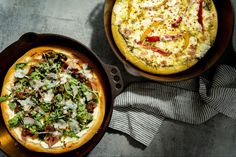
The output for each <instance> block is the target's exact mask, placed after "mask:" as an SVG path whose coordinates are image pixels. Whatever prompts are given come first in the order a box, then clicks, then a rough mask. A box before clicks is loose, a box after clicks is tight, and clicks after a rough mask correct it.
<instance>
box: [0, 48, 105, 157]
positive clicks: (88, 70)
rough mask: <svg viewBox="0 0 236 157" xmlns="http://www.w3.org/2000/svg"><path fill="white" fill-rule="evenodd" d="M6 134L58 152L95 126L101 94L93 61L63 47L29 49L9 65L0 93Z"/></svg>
mask: <svg viewBox="0 0 236 157" xmlns="http://www.w3.org/2000/svg"><path fill="white" fill-rule="evenodd" d="M0 101H1V109H2V115H3V118H4V121H5V124H6V126H7V128H8V130H9V131H10V133H11V134H12V136H13V137H14V138H15V139H16V140H17V141H18V142H20V143H21V144H22V145H23V146H25V147H26V148H28V149H30V150H33V151H37V152H46V153H63V152H67V151H70V150H73V149H76V148H78V147H80V146H82V145H83V144H85V143H86V142H88V141H89V140H90V139H91V138H92V137H93V136H94V135H95V134H96V133H97V131H98V129H99V128H100V126H101V124H102V122H103V118H104V114H105V98H104V90H103V84H102V80H101V77H100V76H99V72H98V70H97V69H96V66H95V65H94V64H93V63H92V62H91V61H90V60H89V59H88V58H86V57H85V56H84V55H83V54H81V53H78V52H75V51H74V50H70V49H68V48H62V47H54V46H41V47H37V48H33V49H31V50H29V51H28V52H27V53H25V54H24V55H23V56H22V57H21V58H19V59H18V60H17V61H16V62H15V63H14V65H12V66H11V68H10V69H9V71H8V72H7V74H6V77H5V79H4V83H3V87H2V94H1V97H0Z"/></svg>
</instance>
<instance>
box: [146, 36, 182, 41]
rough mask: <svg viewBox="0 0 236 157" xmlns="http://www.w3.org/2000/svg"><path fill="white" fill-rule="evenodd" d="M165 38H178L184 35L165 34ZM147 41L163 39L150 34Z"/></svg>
mask: <svg viewBox="0 0 236 157" xmlns="http://www.w3.org/2000/svg"><path fill="white" fill-rule="evenodd" d="M163 37H164V39H163V40H175V39H178V38H179V37H182V35H179V34H177V35H164V36H163ZM146 41H147V42H157V41H161V37H160V36H148V37H147V38H146Z"/></svg>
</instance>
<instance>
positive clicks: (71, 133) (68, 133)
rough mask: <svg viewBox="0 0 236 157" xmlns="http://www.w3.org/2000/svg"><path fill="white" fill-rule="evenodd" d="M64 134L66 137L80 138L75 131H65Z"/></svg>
mask: <svg viewBox="0 0 236 157" xmlns="http://www.w3.org/2000/svg"><path fill="white" fill-rule="evenodd" d="M63 134H64V135H66V136H70V137H76V138H79V136H77V135H76V133H75V132H74V131H69V130H65V131H64V132H63Z"/></svg>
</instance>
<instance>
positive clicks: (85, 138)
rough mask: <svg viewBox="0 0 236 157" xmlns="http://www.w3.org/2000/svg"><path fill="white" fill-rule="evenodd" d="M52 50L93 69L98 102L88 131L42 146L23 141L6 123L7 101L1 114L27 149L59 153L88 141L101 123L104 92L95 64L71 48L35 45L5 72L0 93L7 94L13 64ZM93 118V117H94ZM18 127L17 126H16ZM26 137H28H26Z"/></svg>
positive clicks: (2, 106)
mask: <svg viewBox="0 0 236 157" xmlns="http://www.w3.org/2000/svg"><path fill="white" fill-rule="evenodd" d="M48 49H50V50H54V51H56V52H60V53H63V54H65V55H66V56H69V57H79V58H80V59H81V60H82V61H83V62H84V63H88V64H89V65H90V66H91V67H93V68H94V69H93V71H94V74H95V76H96V77H95V78H96V80H97V82H96V83H97V87H96V88H97V91H98V92H99V94H100V97H99V99H100V103H99V104H98V106H97V108H98V109H97V110H98V113H97V117H96V119H94V120H93V121H92V122H91V123H93V125H92V126H91V127H90V128H89V129H88V132H87V133H86V134H85V135H83V136H82V137H81V138H79V139H78V140H76V141H73V142H68V143H67V144H66V145H65V146H62V147H56V148H43V147H42V146H41V145H40V144H35V143H31V142H28V141H24V140H22V139H21V137H19V136H18V134H17V128H11V127H10V125H9V124H8V120H9V119H10V116H9V114H8V113H10V112H12V111H11V110H10V108H9V106H8V101H5V102H2V103H1V110H2V115H3V119H4V122H5V124H6V126H7V129H8V130H9V132H10V133H11V135H12V136H13V137H14V138H15V139H16V140H17V141H18V142H19V143H21V144H22V145H23V146H24V147H26V148H27V149H29V150H32V151H35V152H43V153H53V154H59V153H65V152H68V151H72V150H74V149H77V148H79V147H81V146H82V145H84V144H85V143H86V142H88V141H89V140H90V139H91V138H92V137H93V136H94V135H95V134H96V133H97V132H98V130H99V128H100V126H101V125H102V122H103V119H104V115H105V94H104V84H103V82H102V80H101V76H100V74H99V71H98V69H96V66H95V65H94V64H93V63H92V62H91V61H90V60H89V59H88V58H87V57H85V56H84V55H83V54H81V53H78V52H76V51H74V50H72V49H69V48H63V47H58V46H41V47H37V48H34V49H31V50H29V51H28V52H26V53H25V54H24V55H23V56H22V57H20V58H19V59H18V60H17V61H16V62H15V63H14V64H13V65H12V66H11V68H10V69H9V71H8V72H7V74H6V76H5V79H4V83H3V87H2V93H1V96H5V95H6V94H9V91H8V89H10V86H11V84H13V81H14V80H13V79H14V73H15V65H16V64H17V63H20V62H24V61H25V60H26V59H27V58H28V57H31V56H33V55H34V54H39V53H42V52H43V51H44V50H48ZM94 118H95V117H94ZM18 128H19V127H18ZM27 138H28V137H27Z"/></svg>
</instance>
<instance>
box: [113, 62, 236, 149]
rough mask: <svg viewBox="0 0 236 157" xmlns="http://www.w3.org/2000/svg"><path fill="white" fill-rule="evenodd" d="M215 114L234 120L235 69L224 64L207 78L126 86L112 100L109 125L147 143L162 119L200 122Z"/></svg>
mask: <svg viewBox="0 0 236 157" xmlns="http://www.w3.org/2000/svg"><path fill="white" fill-rule="evenodd" d="M218 113H222V114H224V115H226V116H229V117H231V118H234V119H236V69H235V68H233V67H231V66H228V65H220V66H218V67H217V68H216V69H215V71H214V72H213V75H211V78H206V76H201V77H198V78H194V79H191V80H187V81H180V82H172V83H159V82H140V83H133V84H131V85H129V86H128V87H127V88H126V89H125V90H124V92H123V93H121V94H120V95H119V96H118V97H117V98H116V99H115V103H114V111H113V115H112V119H111V123H110V127H111V128H113V129H116V130H119V131H122V132H125V133H127V134H128V135H130V136H131V137H133V138H134V139H136V140H137V141H139V142H141V143H143V144H144V145H146V146H147V145H149V144H150V142H151V141H152V139H153V137H154V135H156V134H157V133H158V130H159V128H160V126H161V124H162V122H163V120H164V118H171V119H174V120H179V121H182V122H186V123H190V124H201V123H203V122H205V121H207V120H208V119H210V118H211V117H213V116H215V115H216V114H218Z"/></svg>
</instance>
